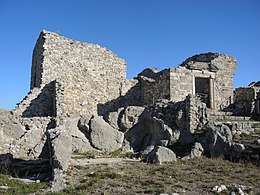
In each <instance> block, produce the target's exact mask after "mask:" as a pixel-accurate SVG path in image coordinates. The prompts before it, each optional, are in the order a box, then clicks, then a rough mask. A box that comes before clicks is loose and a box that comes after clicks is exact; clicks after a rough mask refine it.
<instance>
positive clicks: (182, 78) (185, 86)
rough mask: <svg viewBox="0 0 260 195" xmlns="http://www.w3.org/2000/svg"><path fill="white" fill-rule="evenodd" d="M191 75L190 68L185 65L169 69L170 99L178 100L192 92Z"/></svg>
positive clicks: (183, 98)
mask: <svg viewBox="0 0 260 195" xmlns="http://www.w3.org/2000/svg"><path fill="white" fill-rule="evenodd" d="M192 86H193V77H192V75H191V70H188V69H186V68H185V67H179V68H171V69H170V94H171V96H170V99H171V100H172V101H175V102H178V101H183V100H185V98H186V96H187V95H189V94H193V87H192Z"/></svg>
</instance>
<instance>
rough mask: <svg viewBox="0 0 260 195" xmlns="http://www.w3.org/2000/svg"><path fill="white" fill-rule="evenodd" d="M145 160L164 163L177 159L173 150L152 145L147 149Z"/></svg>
mask: <svg viewBox="0 0 260 195" xmlns="http://www.w3.org/2000/svg"><path fill="white" fill-rule="evenodd" d="M149 151H150V152H149ZM144 161H145V162H149V163H164V162H174V161H177V159H176V154H175V153H174V152H173V151H172V150H170V149H168V148H166V147H163V146H156V147H154V148H153V149H152V147H151V148H149V150H147V152H146V155H145V158H144Z"/></svg>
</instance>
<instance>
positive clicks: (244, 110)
mask: <svg viewBox="0 0 260 195" xmlns="http://www.w3.org/2000/svg"><path fill="white" fill-rule="evenodd" d="M259 92H260V87H257V86H247V87H240V88H237V89H236V90H235V103H234V105H235V109H234V112H235V114H236V115H243V116H251V115H256V117H257V115H258V114H259V113H257V112H258V109H257V106H258V104H259V99H260V98H259V95H257V94H258V93H259ZM257 118H258V117H257Z"/></svg>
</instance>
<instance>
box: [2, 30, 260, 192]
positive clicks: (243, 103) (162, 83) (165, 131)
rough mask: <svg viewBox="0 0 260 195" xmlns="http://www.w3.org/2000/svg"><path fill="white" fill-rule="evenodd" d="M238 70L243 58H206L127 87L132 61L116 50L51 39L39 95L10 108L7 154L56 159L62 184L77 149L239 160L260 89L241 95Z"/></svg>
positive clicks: (40, 63)
mask: <svg viewBox="0 0 260 195" xmlns="http://www.w3.org/2000/svg"><path fill="white" fill-rule="evenodd" d="M235 71H236V59H235V58H234V57H231V56H229V55H226V54H219V53H204V54H199V55H195V56H192V57H189V58H188V59H186V60H185V61H184V62H183V63H181V65H180V66H179V67H177V68H167V69H164V70H162V71H158V70H156V69H150V68H148V69H145V70H143V71H142V72H141V73H140V74H138V75H137V76H136V77H135V78H133V79H130V80H127V79H126V62H125V61H124V60H123V59H121V58H119V57H118V56H117V55H115V54H114V53H113V52H111V51H109V50H108V49H106V48H104V47H101V46H99V45H95V44H89V43H82V42H78V41H74V40H71V39H68V38H65V37H63V36H61V35H58V34H56V33H52V32H48V31H42V32H41V33H40V36H39V38H38V40H37V43H36V45H35V48H34V50H33V59H32V68H31V85H30V92H29V93H28V95H27V96H26V97H25V98H24V99H23V100H22V101H21V102H20V103H19V104H18V105H17V108H16V109H15V110H14V111H11V112H8V111H1V110H0V135H1V136H0V154H1V153H2V154H11V155H12V156H14V157H16V158H25V157H29V158H32V159H38V158H40V159H45V160H46V159H47V161H46V162H48V163H49V165H50V166H51V174H52V176H53V178H54V179H53V181H54V184H55V181H58V182H56V183H57V184H59V182H61V183H62V182H63V183H64V180H63V172H64V171H66V170H67V169H68V165H69V163H70V159H71V155H72V153H73V152H76V151H77V152H91V151H92V152H93V151H94V152H113V151H116V150H119V149H120V150H121V151H124V152H132V153H138V154H141V153H142V152H145V151H146V152H147V151H149V153H148V154H151V156H154V154H155V153H156V155H157V153H158V151H159V149H160V150H162V151H166V153H167V154H171V157H172V158H171V159H174V161H175V160H176V154H175V153H174V152H173V151H171V150H170V149H169V148H171V147H172V146H174V145H175V144H176V143H177V144H180V145H186V146H185V148H187V146H188V147H190V146H191V144H194V147H195V146H196V145H199V146H200V147H199V149H198V150H199V152H200V155H201V154H202V152H203V151H204V152H205V154H208V155H211V156H219V155H228V156H232V155H233V153H232V151H233V149H234V147H235V146H237V145H236V143H232V136H233V135H235V134H238V135H239V134H242V133H246V134H249V133H252V132H254V131H260V122H259V121H254V120H252V119H257V120H260V83H259V82H254V83H252V84H250V85H249V86H247V87H241V88H238V89H236V90H235V91H234V88H233V77H234V74H235ZM223 111H225V112H223ZM238 115H240V116H238ZM195 142H196V143H195ZM194 147H193V149H194ZM151 148H152V149H151ZM172 148H174V147H172ZM193 149H192V148H191V154H193V152H192V150H193ZM185 151H186V149H185ZM185 155H186V154H185ZM148 156H149V155H148ZM193 156H194V155H193ZM186 157H188V158H190V157H192V155H190V156H186ZM153 158H154V157H153ZM156 158H157V157H156ZM147 159H148V160H147V162H149V161H150V160H149V159H150V157H147ZM154 160H156V159H154ZM44 162H45V161H44ZM150 162H155V161H150ZM157 162H159V161H158V159H157ZM49 169H50V168H49ZM49 169H47V171H48V170H49ZM49 175H50V171H48V174H47V176H46V174H45V176H44V177H45V178H46V177H48V178H50V177H49ZM57 178H58V179H57ZM53 186H54V188H55V189H56V187H55V185H53Z"/></svg>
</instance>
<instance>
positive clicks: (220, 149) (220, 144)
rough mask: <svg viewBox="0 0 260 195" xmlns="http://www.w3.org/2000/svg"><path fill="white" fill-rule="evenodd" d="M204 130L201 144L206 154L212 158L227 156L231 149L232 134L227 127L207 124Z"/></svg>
mask: <svg viewBox="0 0 260 195" xmlns="http://www.w3.org/2000/svg"><path fill="white" fill-rule="evenodd" d="M205 128H206V131H207V132H206V134H205V137H204V140H203V143H202V144H203V148H204V149H205V150H206V152H209V154H210V156H212V157H217V156H221V155H224V156H229V155H230V152H231V147H232V132H231V130H230V129H229V127H228V126H226V125H224V124H222V125H215V124H213V123H211V122H209V123H207V125H206V126H205Z"/></svg>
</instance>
